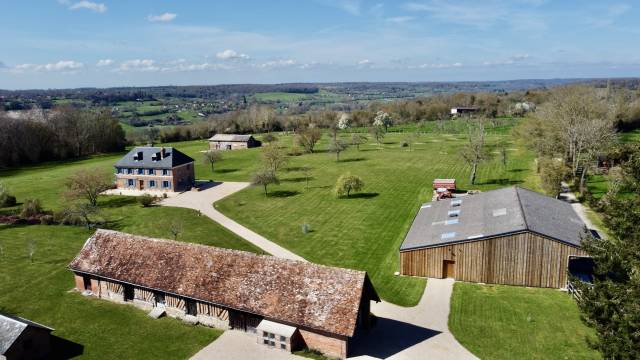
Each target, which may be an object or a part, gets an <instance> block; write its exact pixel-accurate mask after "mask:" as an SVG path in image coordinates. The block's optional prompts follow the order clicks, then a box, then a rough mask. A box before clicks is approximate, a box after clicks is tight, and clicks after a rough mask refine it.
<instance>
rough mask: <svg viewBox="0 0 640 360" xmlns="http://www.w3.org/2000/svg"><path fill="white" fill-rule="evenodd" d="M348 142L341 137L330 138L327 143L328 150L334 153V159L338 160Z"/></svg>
mask: <svg viewBox="0 0 640 360" xmlns="http://www.w3.org/2000/svg"><path fill="white" fill-rule="evenodd" d="M348 147H349V144H347V143H346V142H345V141H343V140H341V139H332V140H331V143H330V144H329V152H332V153H335V154H336V161H340V153H341V152H343V151H345V150H347V148H348Z"/></svg>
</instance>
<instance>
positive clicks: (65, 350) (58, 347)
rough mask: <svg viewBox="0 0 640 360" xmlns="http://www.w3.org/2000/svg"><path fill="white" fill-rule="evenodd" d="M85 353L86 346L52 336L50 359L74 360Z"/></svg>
mask: <svg viewBox="0 0 640 360" xmlns="http://www.w3.org/2000/svg"><path fill="white" fill-rule="evenodd" d="M83 353H84V346H83V345H80V344H78V343H75V342H73V341H70V340H67V339H63V338H61V337H57V336H55V335H51V354H50V356H49V359H55V360H66V359H73V358H75V357H78V356H80V355H82V354H83Z"/></svg>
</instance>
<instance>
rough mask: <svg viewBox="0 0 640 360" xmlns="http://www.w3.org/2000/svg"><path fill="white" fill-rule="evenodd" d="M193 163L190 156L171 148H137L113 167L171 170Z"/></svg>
mask: <svg viewBox="0 0 640 360" xmlns="http://www.w3.org/2000/svg"><path fill="white" fill-rule="evenodd" d="M163 150H164V155H163ZM194 161H195V160H193V158H191V157H190V156H188V155H186V154H185V153H183V152H181V151H179V150H177V149H175V148H172V147H157V146H156V147H151V146H138V147H135V148H133V149H132V150H131V151H129V152H128V153H127V155H125V156H124V157H122V159H120V160H118V162H116V165H115V166H116V167H125V168H127V167H131V168H148V169H171V168H174V167H176V166H180V165H184V164H188V163H191V162H194Z"/></svg>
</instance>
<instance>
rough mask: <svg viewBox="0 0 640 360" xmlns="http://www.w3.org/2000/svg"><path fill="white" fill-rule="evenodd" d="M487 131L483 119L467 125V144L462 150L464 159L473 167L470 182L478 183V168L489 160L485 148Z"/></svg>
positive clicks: (461, 153)
mask: <svg viewBox="0 0 640 360" xmlns="http://www.w3.org/2000/svg"><path fill="white" fill-rule="evenodd" d="M485 137H486V133H485V129H484V121H483V119H477V120H474V121H469V122H468V123H467V143H466V144H465V145H464V146H463V147H462V149H461V150H460V155H461V157H462V159H464V161H465V162H466V163H467V164H468V165H469V167H471V176H470V180H469V181H470V182H471V185H475V183H476V174H477V172H478V166H479V165H480V163H481V162H483V161H484V160H486V159H487V157H488V154H487V151H486V148H485Z"/></svg>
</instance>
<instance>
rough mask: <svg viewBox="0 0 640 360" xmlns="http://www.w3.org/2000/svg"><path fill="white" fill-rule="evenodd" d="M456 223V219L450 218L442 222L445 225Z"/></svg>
mask: <svg viewBox="0 0 640 360" xmlns="http://www.w3.org/2000/svg"><path fill="white" fill-rule="evenodd" d="M457 223H458V219H451V220H447V221H445V222H444V224H445V225H453V224H457Z"/></svg>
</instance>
